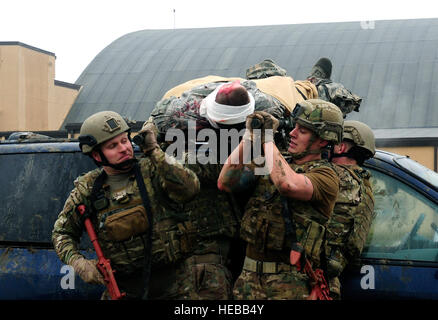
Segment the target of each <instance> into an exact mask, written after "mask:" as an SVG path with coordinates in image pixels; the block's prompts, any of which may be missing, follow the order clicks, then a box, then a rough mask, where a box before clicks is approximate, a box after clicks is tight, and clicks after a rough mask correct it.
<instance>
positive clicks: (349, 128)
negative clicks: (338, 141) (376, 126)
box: [344, 120, 376, 160]
mask: <svg viewBox="0 0 438 320" xmlns="http://www.w3.org/2000/svg"><path fill="white" fill-rule="evenodd" d="M344 140H349V141H351V142H353V143H354V147H355V148H360V149H361V151H362V153H365V156H364V160H366V159H369V158H372V157H373V156H374V155H375V154H376V140H375V137H374V133H373V131H372V130H371V128H370V127H369V126H367V125H366V124H365V123H363V122H360V121H355V120H346V121H345V122H344Z"/></svg>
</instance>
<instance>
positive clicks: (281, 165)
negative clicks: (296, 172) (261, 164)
mask: <svg viewBox="0 0 438 320" xmlns="http://www.w3.org/2000/svg"><path fill="white" fill-rule="evenodd" d="M277 164H278V167H279V168H280V174H281V176H282V177H285V176H286V172H285V171H284V168H283V163H282V162H281V160H277Z"/></svg>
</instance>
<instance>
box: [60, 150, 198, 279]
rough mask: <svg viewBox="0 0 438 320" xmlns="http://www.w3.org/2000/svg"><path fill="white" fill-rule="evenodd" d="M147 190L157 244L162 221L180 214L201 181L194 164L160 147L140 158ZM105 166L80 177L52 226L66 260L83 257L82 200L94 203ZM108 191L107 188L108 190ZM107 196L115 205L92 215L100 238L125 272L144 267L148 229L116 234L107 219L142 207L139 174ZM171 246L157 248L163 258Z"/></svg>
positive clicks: (87, 204) (121, 270)
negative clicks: (191, 166)
mask: <svg viewBox="0 0 438 320" xmlns="http://www.w3.org/2000/svg"><path fill="white" fill-rule="evenodd" d="M139 165H140V168H141V172H142V175H143V177H144V182H145V186H146V190H147V193H148V196H149V199H150V205H151V210H152V215H153V219H154V225H153V242H154V245H153V248H154V247H156V246H155V242H156V240H157V238H159V232H158V230H157V226H158V224H157V222H159V221H163V220H166V219H171V218H172V217H175V216H176V217H177V216H178V213H179V210H178V209H180V207H181V206H182V203H183V202H186V201H189V200H190V199H192V198H193V197H194V196H195V195H196V194H197V193H198V192H199V180H198V178H197V177H196V175H195V174H194V173H193V172H192V171H191V170H189V169H186V168H184V167H183V166H182V165H180V164H179V163H177V162H176V161H175V160H174V159H173V160H171V158H169V157H168V156H167V155H166V154H165V153H164V152H162V151H161V150H159V151H156V152H154V153H153V154H152V155H151V156H150V157H145V158H141V159H140V160H139ZM102 170H103V169H102V168H97V169H95V170H92V171H90V172H88V173H86V174H85V175H82V176H80V177H78V178H77V179H76V180H75V182H74V185H75V188H74V189H73V190H72V192H71V193H70V195H69V197H68V198H67V200H66V202H65V205H64V208H63V210H62V211H61V213H60V214H59V216H58V219H57V220H56V222H55V225H54V229H53V231H52V241H53V244H54V247H55V251H56V253H57V254H58V256H59V258H60V259H61V261H62V262H64V263H65V264H71V262H72V261H74V260H76V259H78V258H79V257H81V254H80V252H79V241H80V238H81V236H82V233H83V231H84V227H83V223H82V221H81V219H80V218H79V216H78V214H77V213H76V211H75V209H76V207H77V205H79V204H81V203H83V204H85V205H86V206H88V207H89V208H91V207H92V203H91V198H90V196H91V191H92V188H93V185H94V183H95V180H96V179H97V177H98V176H99V175H100V174H101V172H102ZM104 190H105V189H104ZM105 198H108V200H109V206H108V207H107V208H105V209H102V210H99V211H98V212H97V213H95V214H94V215H92V219H91V220H92V223H93V225H94V229H95V231H96V234H97V237H98V240H99V243H100V245H101V247H102V250H103V252H104V255H105V256H106V258H108V259H110V260H111V262H112V264H114V266H115V267H116V268H117V269H118V271H120V272H122V273H123V272H126V273H130V272H132V271H133V270H135V269H136V268H139V267H141V264H142V263H143V258H144V253H145V245H144V243H145V242H144V241H145V236H146V234H145V232H147V230H143V231H145V232H142V233H140V234H138V235H135V236H132V237H129V238H128V239H118V238H117V237H116V238H117V239H115V238H114V236H113V235H112V234H110V232H109V230H108V228H107V226H106V222H107V220H108V219H109V217H111V216H112V215H113V214H114V216H115V215H116V213H118V212H121V211H125V212H126V211H127V212H129V211H133V210H134V211H135V208H138V206H142V201H141V196H140V191H139V189H138V187H137V183H136V181H135V178H133V179H130V180H129V183H128V185H127V187H126V188H125V189H124V194H123V196H120V197H111V196H110V195H108V193H107V192H106V191H105ZM165 251H166V248H163V247H160V248H157V249H156V250H155V252H154V250H153V253H155V255H157V256H158V257H157V258H155V257H153V260H159V259H161V257H162V256H165V255H166V252H165Z"/></svg>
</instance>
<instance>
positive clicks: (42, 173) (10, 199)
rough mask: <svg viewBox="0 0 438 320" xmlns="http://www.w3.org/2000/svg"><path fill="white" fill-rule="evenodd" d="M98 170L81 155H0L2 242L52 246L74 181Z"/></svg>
mask: <svg viewBox="0 0 438 320" xmlns="http://www.w3.org/2000/svg"><path fill="white" fill-rule="evenodd" d="M94 167H95V165H94V164H93V162H92V160H91V159H89V158H88V157H84V156H83V155H82V154H81V153H80V152H65V153H62V152H48V153H39V152H37V153H27V154H2V155H0V173H1V179H0V190H2V192H0V201H1V205H0V241H8V242H14V243H23V242H33V243H35V242H36V243H46V244H51V242H52V241H51V233H52V229H53V224H54V222H55V220H56V218H57V216H58V214H59V212H60V211H61V210H62V208H63V206H64V202H65V200H66V199H67V196H68V194H69V193H70V191H71V190H72V189H73V187H74V186H73V181H74V179H75V178H76V177H77V176H78V175H80V174H81V173H85V172H87V171H88V170H90V169H91V168H94Z"/></svg>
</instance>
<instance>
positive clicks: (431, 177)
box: [394, 157, 438, 188]
mask: <svg viewBox="0 0 438 320" xmlns="http://www.w3.org/2000/svg"><path fill="white" fill-rule="evenodd" d="M394 161H395V162H396V163H397V164H398V165H399V166H401V167H402V168H405V169H407V170H409V171H411V172H412V173H414V174H415V175H417V176H418V177H420V178H421V179H423V180H425V181H427V182H428V183H430V184H431V185H433V186H435V187H436V188H438V173H436V172H435V171H432V170H430V169H428V168H426V167H425V166H423V165H421V164H419V163H418V162H417V161H414V160H412V159H410V158H408V157H400V158H397V159H395V160H394Z"/></svg>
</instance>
